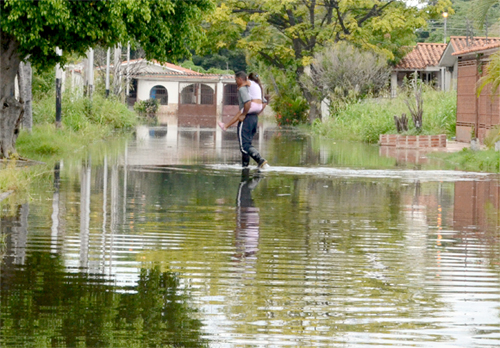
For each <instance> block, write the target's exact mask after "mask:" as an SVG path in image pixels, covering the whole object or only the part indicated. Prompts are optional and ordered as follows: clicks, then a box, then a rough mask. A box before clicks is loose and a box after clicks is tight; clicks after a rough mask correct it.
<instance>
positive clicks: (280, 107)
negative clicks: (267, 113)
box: [272, 96, 309, 126]
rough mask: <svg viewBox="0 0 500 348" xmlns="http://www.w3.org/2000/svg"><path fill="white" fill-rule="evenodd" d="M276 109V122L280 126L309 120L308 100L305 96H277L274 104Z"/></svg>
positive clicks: (293, 124) (294, 124)
mask: <svg viewBox="0 0 500 348" xmlns="http://www.w3.org/2000/svg"><path fill="white" fill-rule="evenodd" d="M272 105H273V106H272V107H273V109H274V110H275V111H276V114H275V117H276V122H277V123H278V125H279V126H296V125H298V124H301V123H306V122H307V110H308V108H309V107H308V105H307V101H306V100H305V99H304V98H301V97H296V98H290V97H288V96H283V97H281V98H277V100H276V101H275V102H274V103H273V104H272Z"/></svg>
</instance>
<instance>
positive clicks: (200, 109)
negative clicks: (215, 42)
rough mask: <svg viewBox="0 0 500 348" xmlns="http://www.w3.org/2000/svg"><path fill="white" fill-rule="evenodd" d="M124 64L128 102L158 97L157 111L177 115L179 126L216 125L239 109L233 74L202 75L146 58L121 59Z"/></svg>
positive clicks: (161, 113) (122, 64) (162, 113)
mask: <svg viewBox="0 0 500 348" xmlns="http://www.w3.org/2000/svg"><path fill="white" fill-rule="evenodd" d="M127 64H128V66H129V71H130V77H131V85H132V88H131V92H130V95H129V102H131V103H135V102H136V101H141V100H147V99H150V98H153V99H157V100H158V101H159V102H160V108H159V114H160V115H176V116H177V117H178V125H179V126H202V127H215V126H216V124H217V121H219V120H222V121H224V122H225V121H227V120H228V119H229V118H230V117H231V116H233V115H234V114H236V112H237V110H238V100H237V94H236V93H237V90H236V83H235V81H234V76H233V75H218V74H204V73H200V72H197V71H194V70H191V69H187V68H184V67H181V66H178V65H175V64H171V63H160V62H158V61H148V60H146V59H135V60H131V61H129V62H127V61H124V62H122V63H121V66H122V67H123V68H125V67H126V66H127ZM223 115H224V116H223Z"/></svg>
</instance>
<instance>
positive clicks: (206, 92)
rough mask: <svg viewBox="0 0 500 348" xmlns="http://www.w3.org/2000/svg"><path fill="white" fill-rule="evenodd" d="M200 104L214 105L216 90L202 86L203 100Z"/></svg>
mask: <svg viewBox="0 0 500 348" xmlns="http://www.w3.org/2000/svg"><path fill="white" fill-rule="evenodd" d="M200 104H203V105H213V104H214V90H213V89H212V88H211V87H210V86H207V85H201V100H200Z"/></svg>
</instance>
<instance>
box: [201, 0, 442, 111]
mask: <svg viewBox="0 0 500 348" xmlns="http://www.w3.org/2000/svg"><path fill="white" fill-rule="evenodd" d="M450 6H451V2H450V1H449V0H438V1H434V2H433V3H432V5H427V6H422V7H415V6H409V5H407V3H406V2H405V1H394V0H382V1H380V0H354V1H353V0H324V1H317V0H249V1H238V0H227V1H224V2H222V3H221V4H220V6H219V7H218V8H217V10H216V12H215V13H214V15H213V16H212V17H211V21H212V24H213V25H212V28H211V29H212V30H211V34H210V35H212V37H213V38H214V41H215V42H214V45H215V46H217V47H227V46H230V45H231V44H232V43H233V42H234V40H235V39H236V38H237V45H238V46H239V47H241V48H244V49H246V50H247V51H248V52H249V54H250V56H251V57H253V58H254V59H257V60H259V61H262V62H265V63H266V65H267V66H271V67H275V68H277V69H279V70H280V71H282V72H285V73H286V74H288V75H290V76H292V77H293V78H294V81H295V84H297V85H299V86H300V88H301V92H302V95H303V97H304V98H305V99H306V100H307V102H308V103H309V106H310V111H309V121H312V120H314V119H315V118H316V117H318V115H317V112H316V111H317V108H318V106H319V103H318V102H319V101H318V100H316V99H315V96H314V95H312V94H311V93H310V92H309V91H308V90H307V88H304V86H303V85H302V84H301V83H300V81H301V78H302V75H304V73H305V67H307V66H309V65H310V64H311V63H312V60H313V57H314V54H315V53H317V52H319V51H321V50H322V49H323V48H324V47H325V46H327V45H328V44H329V43H335V42H339V41H349V42H351V43H352V44H354V45H356V46H359V47H361V48H364V49H368V50H373V51H375V52H377V53H380V54H383V55H385V56H386V57H387V58H388V59H390V60H393V61H397V60H398V59H399V58H400V57H402V55H403V54H404V51H403V50H402V47H403V46H407V45H410V44H412V43H413V42H414V40H415V35H414V32H415V30H416V29H418V28H421V27H424V26H425V25H426V20H428V19H429V18H433V17H438V16H439V14H440V13H441V12H442V11H443V10H445V9H447V8H448V7H450ZM243 34H245V35H243ZM238 37H239V38H238Z"/></svg>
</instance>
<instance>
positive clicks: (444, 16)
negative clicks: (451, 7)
mask: <svg viewBox="0 0 500 348" xmlns="http://www.w3.org/2000/svg"><path fill="white" fill-rule="evenodd" d="M443 18H444V43H446V19H447V18H448V12H443Z"/></svg>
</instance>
